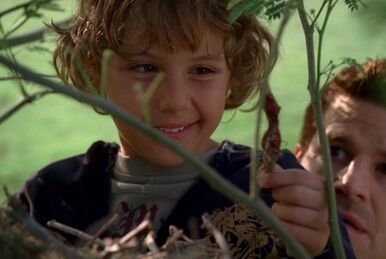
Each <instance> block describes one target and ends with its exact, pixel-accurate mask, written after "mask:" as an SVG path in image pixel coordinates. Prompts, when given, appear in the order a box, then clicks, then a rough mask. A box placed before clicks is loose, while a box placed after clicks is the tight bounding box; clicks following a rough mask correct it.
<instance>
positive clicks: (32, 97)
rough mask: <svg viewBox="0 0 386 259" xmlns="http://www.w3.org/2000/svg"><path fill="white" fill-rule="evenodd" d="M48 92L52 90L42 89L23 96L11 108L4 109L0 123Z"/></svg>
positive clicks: (0, 116)
mask: <svg viewBox="0 0 386 259" xmlns="http://www.w3.org/2000/svg"><path fill="white" fill-rule="evenodd" d="M49 93H52V91H51V90H43V91H40V92H37V93H35V94H32V95H28V96H27V97H24V98H23V99H22V100H21V101H19V102H18V103H16V104H15V105H13V106H12V107H11V108H9V109H8V110H7V111H5V112H4V113H3V114H1V115H0V124H2V123H3V122H4V121H6V120H7V119H8V118H10V117H11V116H12V115H13V114H15V113H16V112H17V111H19V110H20V109H21V108H23V107H24V106H25V105H26V104H29V103H32V102H33V101H35V100H37V99H40V98H42V97H43V96H45V95H46V94H49Z"/></svg>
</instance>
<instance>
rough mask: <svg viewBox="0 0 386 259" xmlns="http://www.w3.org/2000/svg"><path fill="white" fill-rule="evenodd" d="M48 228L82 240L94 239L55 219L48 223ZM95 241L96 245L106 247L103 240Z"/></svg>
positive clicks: (96, 239)
mask: <svg viewBox="0 0 386 259" xmlns="http://www.w3.org/2000/svg"><path fill="white" fill-rule="evenodd" d="M47 226H48V227H50V228H54V229H57V230H60V231H62V232H64V233H66V234H70V235H72V236H74V237H77V238H80V239H83V240H87V241H89V240H91V239H92V238H93V237H92V236H90V235H89V234H87V233H84V232H83V231H80V230H79V229H76V228H72V227H69V226H66V225H64V224H62V223H59V222H57V221H56V220H54V219H52V220H50V221H48V222H47ZM94 241H95V243H97V244H98V245H100V246H102V247H104V246H105V243H104V242H103V240H101V239H99V238H95V239H94Z"/></svg>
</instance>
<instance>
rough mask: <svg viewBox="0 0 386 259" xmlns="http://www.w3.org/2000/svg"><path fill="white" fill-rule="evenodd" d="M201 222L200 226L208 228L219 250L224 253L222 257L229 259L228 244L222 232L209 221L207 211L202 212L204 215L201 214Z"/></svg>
mask: <svg viewBox="0 0 386 259" xmlns="http://www.w3.org/2000/svg"><path fill="white" fill-rule="evenodd" d="M202 222H203V224H202V226H203V227H205V228H206V229H208V230H209V231H210V232H211V233H212V235H213V237H214V239H215V240H216V243H217V244H218V246H219V247H220V249H221V252H222V253H223V255H224V258H225V259H231V258H232V257H231V254H230V252H229V247H228V244H227V242H226V241H225V238H224V236H223V235H222V233H221V232H220V231H219V230H218V229H217V228H216V227H215V226H214V225H213V224H212V222H211V221H210V216H209V214H208V213H204V215H202Z"/></svg>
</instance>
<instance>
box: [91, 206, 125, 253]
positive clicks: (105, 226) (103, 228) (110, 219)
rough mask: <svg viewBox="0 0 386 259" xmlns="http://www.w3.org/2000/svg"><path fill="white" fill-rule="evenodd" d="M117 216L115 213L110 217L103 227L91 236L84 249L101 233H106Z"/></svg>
mask: <svg viewBox="0 0 386 259" xmlns="http://www.w3.org/2000/svg"><path fill="white" fill-rule="evenodd" d="M118 217H119V215H118V213H115V214H114V215H113V216H112V217H110V218H109V219H108V220H107V221H106V222H105V223H104V224H103V225H102V227H100V228H99V229H98V231H97V232H96V233H95V234H94V235H93V236H92V238H91V239H90V240H89V241H88V242H87V243H86V245H85V247H88V246H90V245H91V244H92V243H93V242H94V240H95V239H96V238H98V237H99V236H100V235H101V234H102V233H103V232H105V231H106V229H107V228H109V227H110V226H111V225H112V224H113V223H114V222H115V221H116V220H117V219H118Z"/></svg>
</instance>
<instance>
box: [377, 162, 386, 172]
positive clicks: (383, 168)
mask: <svg viewBox="0 0 386 259" xmlns="http://www.w3.org/2000/svg"><path fill="white" fill-rule="evenodd" d="M375 170H376V171H377V172H380V173H381V174H386V163H379V164H377V165H376V166H375Z"/></svg>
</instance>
